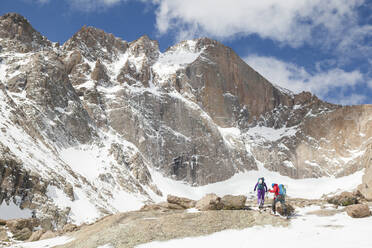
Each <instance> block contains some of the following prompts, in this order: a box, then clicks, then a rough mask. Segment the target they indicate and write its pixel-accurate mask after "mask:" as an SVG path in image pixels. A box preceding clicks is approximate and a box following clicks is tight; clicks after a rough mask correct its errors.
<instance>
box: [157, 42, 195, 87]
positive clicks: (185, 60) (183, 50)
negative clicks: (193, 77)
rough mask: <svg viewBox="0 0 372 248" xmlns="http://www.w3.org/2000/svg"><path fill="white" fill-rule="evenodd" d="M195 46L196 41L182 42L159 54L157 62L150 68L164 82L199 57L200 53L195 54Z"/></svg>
mask: <svg viewBox="0 0 372 248" xmlns="http://www.w3.org/2000/svg"><path fill="white" fill-rule="evenodd" d="M195 45H196V40H188V41H184V42H182V43H180V44H178V45H177V46H175V47H172V48H170V49H169V50H168V51H166V52H165V53H161V54H160V56H159V59H158V61H157V62H156V63H155V64H154V65H153V67H152V68H153V70H154V72H155V73H156V74H157V75H158V76H159V78H160V80H161V81H165V79H167V77H168V76H169V75H171V74H174V73H175V72H176V71H177V70H179V69H181V68H183V67H184V66H185V65H187V64H191V63H192V62H194V61H195V60H196V59H197V58H198V57H199V55H200V54H201V53H202V51H199V52H197V51H196V49H195Z"/></svg>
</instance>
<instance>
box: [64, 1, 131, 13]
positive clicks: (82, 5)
mask: <svg viewBox="0 0 372 248" xmlns="http://www.w3.org/2000/svg"><path fill="white" fill-rule="evenodd" d="M67 1H68V2H69V4H70V5H71V7H72V8H74V9H75V10H79V11H82V12H93V11H100V10H102V9H106V8H109V7H113V6H115V5H116V4H118V3H120V2H126V0H67Z"/></svg>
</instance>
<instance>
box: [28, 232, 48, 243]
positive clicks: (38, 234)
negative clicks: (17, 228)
mask: <svg viewBox="0 0 372 248" xmlns="http://www.w3.org/2000/svg"><path fill="white" fill-rule="evenodd" d="M44 233H45V231H44V230H42V229H40V230H37V231H36V232H33V233H32V234H31V236H30V237H29V238H28V240H27V242H34V241H38V240H39V239H40V238H41V236H42V235H43V234H44Z"/></svg>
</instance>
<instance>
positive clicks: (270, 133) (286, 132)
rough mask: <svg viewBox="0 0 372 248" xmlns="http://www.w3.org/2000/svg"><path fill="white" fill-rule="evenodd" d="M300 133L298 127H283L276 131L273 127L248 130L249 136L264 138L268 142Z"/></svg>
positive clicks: (258, 127)
mask: <svg viewBox="0 0 372 248" xmlns="http://www.w3.org/2000/svg"><path fill="white" fill-rule="evenodd" d="M297 131H298V127H296V126H295V127H289V128H288V127H282V128H279V129H274V128H271V127H264V126H256V127H252V128H250V129H248V131H247V134H248V135H250V136H252V137H256V138H260V137H261V138H264V139H265V140H267V141H271V142H274V141H277V140H280V139H281V138H284V137H290V136H295V135H296V133H297Z"/></svg>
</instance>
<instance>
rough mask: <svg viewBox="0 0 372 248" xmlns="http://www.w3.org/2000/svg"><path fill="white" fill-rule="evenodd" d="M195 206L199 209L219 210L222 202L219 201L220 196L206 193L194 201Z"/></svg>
mask: <svg viewBox="0 0 372 248" xmlns="http://www.w3.org/2000/svg"><path fill="white" fill-rule="evenodd" d="M195 207H196V208H197V209H198V210H200V211H207V210H221V209H222V208H223V204H222V203H221V198H220V197H218V196H217V195H216V194H207V195H205V196H204V197H203V198H202V199H200V200H199V201H197V202H196V204H195Z"/></svg>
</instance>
